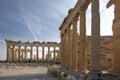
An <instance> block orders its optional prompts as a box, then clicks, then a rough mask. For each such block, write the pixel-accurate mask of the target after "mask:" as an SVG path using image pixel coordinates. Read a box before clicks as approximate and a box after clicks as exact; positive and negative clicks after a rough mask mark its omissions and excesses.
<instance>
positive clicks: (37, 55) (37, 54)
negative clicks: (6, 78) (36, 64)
mask: <svg viewBox="0 0 120 80" xmlns="http://www.w3.org/2000/svg"><path fill="white" fill-rule="evenodd" d="M38 48H39V47H38V46H37V47H36V57H37V60H39V53H38V52H39V50H38Z"/></svg>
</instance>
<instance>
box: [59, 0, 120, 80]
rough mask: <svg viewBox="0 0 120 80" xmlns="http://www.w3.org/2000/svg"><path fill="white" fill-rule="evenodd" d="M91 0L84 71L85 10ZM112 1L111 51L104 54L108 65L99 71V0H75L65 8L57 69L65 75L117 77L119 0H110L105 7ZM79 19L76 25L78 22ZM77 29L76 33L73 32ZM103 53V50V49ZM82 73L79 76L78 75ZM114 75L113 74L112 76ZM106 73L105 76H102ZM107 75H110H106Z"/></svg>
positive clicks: (88, 79) (87, 79) (99, 79)
mask: <svg viewBox="0 0 120 80" xmlns="http://www.w3.org/2000/svg"><path fill="white" fill-rule="evenodd" d="M89 4H91V15H92V17H91V29H92V30H91V43H90V48H91V49H90V51H88V52H89V53H90V54H88V55H87V56H89V59H88V62H89V72H87V71H86V57H87V56H86V41H87V37H86V10H87V8H88V6H89ZM112 4H114V5H115V19H114V21H113V38H112V39H113V41H112V46H111V47H112V50H111V53H112V55H113V56H111V55H110V56H109V55H107V56H108V57H109V58H110V57H111V59H109V61H111V64H112V65H111V69H109V70H108V69H106V71H107V73H103V72H102V67H101V59H104V58H105V57H104V55H103V54H101V52H102V48H103V47H101V42H102V41H101V36H100V13H99V0H78V1H77V3H76V5H75V7H74V8H72V9H70V10H69V11H68V15H67V16H66V17H65V19H64V21H63V22H62V24H61V26H60V28H59V30H60V37H61V72H64V73H66V74H67V75H72V76H77V77H79V78H80V80H119V79H120V61H119V58H120V54H119V52H120V51H119V50H120V49H119V48H120V44H119V42H120V39H119V24H120V1H119V0H110V2H109V3H108V4H107V7H110V6H111V5H112ZM78 22H79V25H78ZM78 28H79V29H80V30H79V33H78V32H77V31H78ZM105 53H106V54H107V52H105ZM81 76H82V77H81ZM114 76H116V77H114ZM106 77H107V78H106ZM108 77H110V78H108Z"/></svg>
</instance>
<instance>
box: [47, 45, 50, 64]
mask: <svg viewBox="0 0 120 80" xmlns="http://www.w3.org/2000/svg"><path fill="white" fill-rule="evenodd" d="M47 60H48V62H50V46H48V59H47Z"/></svg>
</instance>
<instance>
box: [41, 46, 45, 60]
mask: <svg viewBox="0 0 120 80" xmlns="http://www.w3.org/2000/svg"><path fill="white" fill-rule="evenodd" d="M44 52H45V51H44V46H42V61H44Z"/></svg>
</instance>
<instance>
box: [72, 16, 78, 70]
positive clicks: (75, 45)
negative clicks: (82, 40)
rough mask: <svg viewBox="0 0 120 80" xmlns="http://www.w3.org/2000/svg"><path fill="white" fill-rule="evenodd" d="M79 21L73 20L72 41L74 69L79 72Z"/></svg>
mask: <svg viewBox="0 0 120 80" xmlns="http://www.w3.org/2000/svg"><path fill="white" fill-rule="evenodd" d="M77 21H78V19H77V18H75V19H74V20H73V40H72V43H73V45H72V48H73V53H72V54H73V69H74V70H78V33H77Z"/></svg>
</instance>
